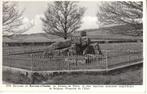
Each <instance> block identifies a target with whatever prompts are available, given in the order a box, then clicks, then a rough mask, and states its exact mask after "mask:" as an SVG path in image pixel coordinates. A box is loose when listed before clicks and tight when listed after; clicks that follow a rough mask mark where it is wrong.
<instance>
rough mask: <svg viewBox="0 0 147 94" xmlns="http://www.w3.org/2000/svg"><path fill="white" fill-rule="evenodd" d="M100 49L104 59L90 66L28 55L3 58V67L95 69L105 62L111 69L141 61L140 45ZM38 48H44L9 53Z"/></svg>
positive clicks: (19, 48) (108, 46) (116, 45)
mask: <svg viewBox="0 0 147 94" xmlns="http://www.w3.org/2000/svg"><path fill="white" fill-rule="evenodd" d="M100 47H101V49H102V51H103V53H104V56H103V57H102V58H104V59H100V58H99V59H97V60H95V61H94V62H92V63H90V64H80V63H79V64H78V65H75V64H74V65H69V64H68V63H66V62H64V58H65V57H60V58H58V59H57V58H56V59H54V58H52V59H49V58H42V55H39V56H34V57H33V58H31V57H30V56H28V55H18V56H16V55H14V56H13V55H12V56H10V57H9V58H8V57H7V58H5V57H3V65H4V66H10V67H16V68H22V69H29V70H63V69H65V70H67V69H97V68H106V62H107V65H108V67H109V66H110V67H112V66H113V65H116V64H118V65H119V64H125V63H126V62H127V63H131V62H134V61H140V60H142V59H143V56H142V43H120V44H117V43H113V44H101V45H100ZM24 48H25V49H24ZM39 48H40V49H44V48H45V47H44V46H39V47H35V46H34V47H33V48H32V47H29V46H28V47H11V53H14V52H16V50H17V51H18V52H19V51H25V50H30V49H33V50H36V49H39ZM6 49H7V48H4V49H3V50H6ZM9 49H10V48H9ZM14 58H15V59H14ZM106 58H107V59H106Z"/></svg>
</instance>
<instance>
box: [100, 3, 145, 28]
mask: <svg viewBox="0 0 147 94" xmlns="http://www.w3.org/2000/svg"><path fill="white" fill-rule="evenodd" d="M142 16H143V2H142V1H112V2H102V3H101V4H100V5H99V6H98V12H97V18H98V21H99V22H100V23H101V24H102V25H106V24H128V25H131V26H132V27H134V28H135V29H142Z"/></svg>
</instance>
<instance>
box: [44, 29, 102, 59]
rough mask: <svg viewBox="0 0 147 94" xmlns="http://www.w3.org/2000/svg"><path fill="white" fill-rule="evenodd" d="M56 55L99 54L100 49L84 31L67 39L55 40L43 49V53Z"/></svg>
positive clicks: (100, 52)
mask: <svg viewBox="0 0 147 94" xmlns="http://www.w3.org/2000/svg"><path fill="white" fill-rule="evenodd" d="M55 53H59V54H56V55H65V56H69V55H86V54H97V53H98V54H100V55H102V51H101V49H100V46H99V44H98V43H96V44H94V45H93V44H92V42H91V39H90V38H88V37H87V34H86V32H85V31H82V32H81V33H80V36H78V37H77V36H76V38H73V39H68V40H65V41H60V42H55V43H53V44H52V45H50V46H49V47H48V48H47V49H46V50H45V51H44V55H45V54H51V55H53V54H55Z"/></svg>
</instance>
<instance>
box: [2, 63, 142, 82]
mask: <svg viewBox="0 0 147 94" xmlns="http://www.w3.org/2000/svg"><path fill="white" fill-rule="evenodd" d="M142 78H143V69H142V65H135V66H132V67H128V68H124V69H121V70H115V71H111V72H108V73H103V74H101V73H98V72H89V73H64V74H55V75H51V76H45V79H46V80H45V81H44V80H43V79H40V80H39V81H35V84H59V85H61V84H64V85H65V84H97V85H142V84H143V79H142ZM3 81H5V82H8V83H14V84H30V79H28V78H27V77H26V76H24V75H23V74H21V73H12V72H11V71H3Z"/></svg>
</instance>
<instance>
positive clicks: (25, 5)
mask: <svg viewBox="0 0 147 94" xmlns="http://www.w3.org/2000/svg"><path fill="white" fill-rule="evenodd" d="M47 4H48V2H41V1H40V2H39V1H38V2H22V1H21V2H18V7H19V9H20V10H22V9H25V11H24V14H23V17H24V20H23V21H24V23H30V22H33V23H35V25H34V27H33V28H31V29H30V30H29V31H27V32H26V33H40V32H43V30H42V22H41V20H40V17H42V16H43V15H44V12H45V11H46V9H47ZM97 4H98V3H97V2H90V1H82V2H79V6H81V7H85V8H86V11H85V14H84V16H83V19H82V21H83V24H82V27H81V28H80V29H89V28H98V25H97V18H96V12H97Z"/></svg>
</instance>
